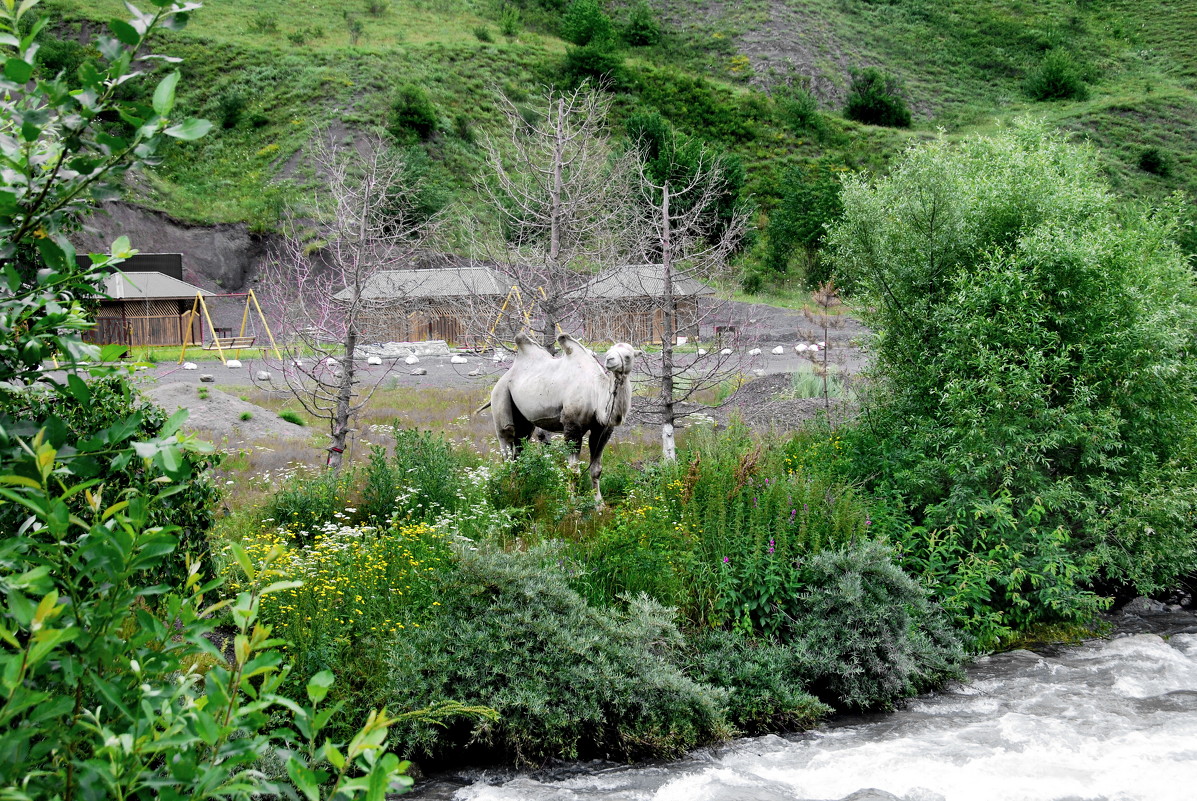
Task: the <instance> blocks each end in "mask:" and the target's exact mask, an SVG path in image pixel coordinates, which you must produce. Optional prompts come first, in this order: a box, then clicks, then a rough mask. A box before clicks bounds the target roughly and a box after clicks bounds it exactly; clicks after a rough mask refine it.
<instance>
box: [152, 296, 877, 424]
mask: <svg viewBox="0 0 1197 801" xmlns="http://www.w3.org/2000/svg"><path fill="white" fill-rule="evenodd" d="M731 305H732V306H733V307H735V308H734V309H733V310H732V312H731V313H732V315H733V316H734V317H735V319H736V320H737V321H738V324H739V326H740V332H741V333H740V338H739V340H738V341H737V342H736V343H734V344H733V347H735V348H736V349H737V350H739V351H741V352H742V353H743V354H744V358H743V360H742V362H741V365H740V369H741V370H742V371H743V373H744V375H745V376H747V377H748V378H749V379H750V380H748V381H747V382H745V384H744V385H743V386H742V387H741V388H740V389H739V391H738V392H737V393H736V394H735V395H734V396H733V397H732V398H731V399H730V400H729V401H728V402H727V403H725V404H724V405H723V406H722V407H720V408H717V409H710V410H704V411H707V413H709V415H710V416H712V417H714V418H715V419H716V420H717V421H719V422H723V423H726V422H727V420H728V419H730V417H731V415H732V414H739V415H740V416H742V417H743V418H744V419H745V421H747V422H748V423H749V424H750V425H752V426H754V427H758V428H779V429H791V428H795V427H797V426H799V425H801V424H802V422H804V421H806V420H810V419H813V418H814V417H816V416H817V415H818V414H819V413H820V412H821V411H824V410H825V405H824V403H823V401H821V400H818V399H786V398H784V397H779V396H784V394H785V393H786V392H787V391H789V390H790V386H791V382H790V375H791V374H792V373H794V372H797V371H801V370H809V369H810V359H809V358H808V357H807V356H804V355H799V354H798V353H796V352H795V350H794V346H795V345H797V344H798V343H813V342H819V341H826V342H827V344H828V350H827V355H828V363H829V364H830V365H832V366H833V369H836V370H839V371H840V372H842V373H843V374H845V375H848V376H855V375H856V374H858V373H859V372H860V370H861V369H862V368H863V367H864V365H865V363H866V361H867V356H866V354H865V352H864V350H863V349H862V347H861V345H862V343H863V342H864V341H865V340H866V339H867V336H868V331H867V329H865V328H864V327H863V326H862V325H861V324H860V323H859V322H858V321H857V320H854V319H852V318H849V317H840V318H838V320H837V325H836V326H835V327H833V328H830V329H826V330H825V329H823V328H822V327H817V328H816V327H815V326H814V325H813V323H812V321H811V320H810V319H809V318H808V317H807V316H806V315H804V314H803V313H802V312H795V311H792V310H789V309H781V308H777V307H772V306H762V305H759V304H731ZM779 345H780V346H781V347H782V348H783V352H782V353H781V354H774V353H772V350H773V349H774V348H775V347H777V346H779ZM751 348H759V349H760V354H759V355H755V356H749V355H747V352H748V351H749V349H751ZM243 355H246V356H251V355H256V353H252V352H251V353H246V354H243ZM463 355H465V356H466V358H467V360H468V361H467V363H466V364H453V363H452V362H451V361H450V359H451V357H450V356H424V357H421V358H420V362H419V364H418V365H408V364H405V363H404V362H403V361H402V360H385V361H384V363H383V364H382V365H381V366H373V367H369V368H366V370H365V373H366V376H365V380H366V381H367V382H373V381H375V380H381V381H382V386H384V387H411V388H414V389H421V388H429V389H434V388H435V389H444V388H461V389H464V388H478V389H484V390H485V389H488V388H489V387H491V386H492V385H493V384H494V382H495V380H496V379H497V378H498V376H499V375H500V374H501V373H502V371H503V370H504V369H506V366H507V365H509V364H510V361H507V362H505V363H502V364H497V363H495V362H494V361H493V359H492V358H491V356H490V355H489V354H486V355H478V354H473V353H466V354H463ZM821 363H822V358H821V357H820V364H821ZM242 365H243V366H242V367H240V368H229V367H226V366H224V365H223V364H221V363H220V362H218V361H217V362H199V363H198V369H196V370H184V369H182V367H180V366H179V365H175V364H168V365H158V366H154V367H150V368H148V369H145V370H143V371H140V372H139V373H138V374H137V376H138V383H139V384H140V385H141V387H142V389H143V391H144V392H145V393H146V394H147V395H149V396H150V397H152V398H154V399H155V400H157V401H158V402H159V403H161V404H162V405H163V406H164V407H166V408H167V410H168V411H173V410H174V409H175V408H178V407H182V406H186V407H187V408H190V409H191V413H192V414H191V421H190V423H189V426H190V427H192V428H195V429H199V430H203V431H206V432H209V433H211V434H214V435H218V436H227V437H229V438H230V439H231V440H234V439H235V440H241V441H253V440H255V439H268V438H271V437H289V438H303V437H308V436H310V435H311V430H310V429H306V428H301V427H299V426H296V425H294V424H291V423H288V422H286V421H284V420H281V419H280V418H279V417H278V416H277V415H276V414H275V413H273V412H271V411H268V410H266V409H263V408H261V407H259V406H256V405H254V404H252V403H248V402H246V401H242V400H240V399H239V398H237V397H236V396H235V395H231V394H228V393H226V392H221V391H220V390H217V389H215V388H214V387H213V385H212V383H215V384H219V385H221V386H225V387H230V386H231V387H249V386H254V385H260V384H262V382H261V381H259V380H258V379H257V375H258V373H259V371H261V370H267V371H269V370H270V365H269V363H267V362H263V361H261V360H259V359H253V358H246V359H242ZM416 369H420V370H423V371H425V374H424V375H412V371H413V370H416ZM472 371H478V372H480V375H477V376H470V375H469V373H470V372H472ZM203 376H211V378H212V383H202V382H201V377H203ZM201 386H202V387H207V388H208V397H207V400H206V401H205V400H200V398H199V397H198V394H197V388H198V387H201ZM832 406H833V408H832V414H833V417H840V418H842V417H843V416H845V415H850V414H852V413H853V412H854V407H853V405H852V404H847V403H842V402H841V403H836V402H834V401H833V404H832ZM644 411H645V413H646V414H647V413H648V410H647V409H645V410H644ZM244 412H249V413H250V414H251V415H252V417H251V418H250V419H249V420H241V419H240V418H241V415H242V414H243V413H244ZM629 423H632V424H641V425H648V426H655V421H653V420H651V419H648V418H647V417H646V416H645V415H642V414H637V413H636V409H635V404H634V406H633V413H632V415H631V418H630V419H629Z"/></svg>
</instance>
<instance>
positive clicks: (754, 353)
mask: <svg viewBox="0 0 1197 801" xmlns="http://www.w3.org/2000/svg"><path fill="white" fill-rule="evenodd" d="M748 355H749V356H760V355H761V349H760V348H753V349H752V350H750V351H748Z"/></svg>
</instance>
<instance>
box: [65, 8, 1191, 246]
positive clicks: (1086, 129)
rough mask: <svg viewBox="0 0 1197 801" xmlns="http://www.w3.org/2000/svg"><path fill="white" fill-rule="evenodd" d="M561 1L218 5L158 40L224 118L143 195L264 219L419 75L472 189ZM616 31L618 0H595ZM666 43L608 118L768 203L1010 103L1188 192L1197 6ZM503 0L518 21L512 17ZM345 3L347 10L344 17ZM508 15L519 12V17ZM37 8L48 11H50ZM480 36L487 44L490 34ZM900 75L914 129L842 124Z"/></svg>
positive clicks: (909, 15)
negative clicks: (797, 123)
mask: <svg viewBox="0 0 1197 801" xmlns="http://www.w3.org/2000/svg"><path fill="white" fill-rule="evenodd" d="M566 5H567V3H566V0H522V2H508V3H501V2H500V1H499V0H390V2H385V1H383V0H347V2H346V3H337V4H312V3H306V2H300V0H237V1H236V2H234V0H208V2H207V3H206V4H205V7H204V8H203V9H202V10H200V11H199V12H197V13H196V14H195V16H194V19H193V22H192V24H191V26H189V27H188V29H186V30H185V31H184V32H182V33H180V34H177V35H173V36H172V37H171V38H170V39H169V40H168V41H166V42H164V43H162V45H161V47H160V49H161V50H163V51H166V52H170V53H172V54H174V55H179V56H181V57H183V58H184V59H185V62H184V71H185V80H184V82H183V85H182V86H183V94H182V101H181V102H183V103H184V104H185V106H186V107H187V111H188V112H189V113H199V114H202V115H204V116H206V117H208V118H209V119H213V120H214V121H217V122H218V123H219V124H220V125H219V128H218V130H217V131H215V132H214V133H213V134H212V135H211V136H209V137H208V138H206V139H204V140H201V141H200V142H197V143H192V144H187V145H180V146H179V147H177V148H176V149H175V150H174V151H173V152H172V154H171V155H170V156H169V157H168V159H167V161H166V163H165V164H164V165H163V166H162V167H161V168H160V169H159V170H158V171H157V172H156V173H155V174H154V175H153V176H151V179H150V181H149V182H148V184H147V185H146V186H143V187H139V188H138V190H137V191H138V193H139V198H138V199H139V200H140V201H141V202H143V203H145V204H147V205H150V206H154V207H157V208H160V209H162V210H165V211H168V212H169V213H171V214H173V215H175V216H177V217H180V218H182V219H185V220H191V221H196V222H230V221H246V222H249V223H250V224H251V225H252V226H254V227H256V228H259V229H269V228H271V227H272V226H273V225H274V224H275V223H276V221H277V218H278V214H279V211H280V210H281V208H282V206H283V203H284V201H285V199H286V197H287V195H288V194H289V193H293V192H303V191H305V187H306V186H307V184H308V183H309V181H310V175H308V174H307V173H306V172H305V167H304V164H303V159H302V146H303V143H304V142H305V141H306V140H307V139H308V138H309V137H310V136H311V135H312V132H313V131H314V130H316V129H317V128H319V127H326V126H332V129H333V130H334V131H341V130H345V129H353V128H370V129H382V128H383V127H384V126H385V124H386V121H387V116H388V109H389V106H390V103H391V99H392V97H393V95H394V93H395V92H396V90H397V88H398V87H400V86H402V85H407V84H414V85H417V86H420V87H423V88H424V89H425V90H426V91H427V94H428V96H429V98H430V99H431V101H432V102H433V104H434V105H435V108H436V113H437V115H438V117H439V123H438V125H437V129H438V130H437V132H436V134H435V135H434V136H432V137H431V139H430V140H428V141H426V142H424V143H422V144H421V148H422V149H423V151H424V153H426V154H427V156H428V169H429V172H430V175H431V176H432V177H433V179H434V180H435V181H436V182H437V183H438V184H439V186H440V187H441V190H442V191H443V193H445V194H446V195H447V196H449V197H454V198H458V199H461V200H463V201H465V202H469V200H470V197H471V189H470V187H471V181H472V177H473V175H474V174H475V173H476V172H477V171H478V169H479V168H480V166H481V161H480V157H479V151H478V148H477V146H476V144H475V141H476V137H477V136H478V135H479V134H480V133H482V132H485V131H487V130H489V129H492V128H493V126H495V125H496V124H497V122H498V116H497V113H496V109H495V105H494V100H493V98H494V91H495V90H496V89H497V90H501V91H504V92H506V93H507V94H508V95H509V96H512V97H514V98H515V99H517V100H523V99H524V98H526V97H528V96H529V95H531V94H534V93H536V92H537V91H538V89H539V88H540V87H542V86H544V85H547V84H552V83H554V82H558V81H561V80H562V61H563V58H564V55H565V53H566V51H567V50H568V48H569V46H568V45H567V44H566V43H565V42H563V41H562V40H561V39H560V38H558V36H557V35H556V33H557V32H558V31H559V29H560V19H561V16H562V14H563V11H562V10H561V9H562V8H563V7H564V6H566ZM605 5H606V7H607V9H608V11H609V12H610V14H611V16H612V18H613V19H614V21H615V23H616V26H617V27H618V25H619V24H620V23H621V22H622V21H623V20H625V19H626V18H627V15H628V13H629V9H630V7H631V4H630V3H626V2H620V1H619V0H611V1H610V2H608V3H606V4H605ZM650 5H651V6H652V7H653V9H654V11H655V13H656V14H658V16H659V18H660V19H661V20H662V21H663V30H664V34H663V36H662V38H661V40H660V42H659V43H657V44H654V45H652V46H644V47H625V48H624V49H623V51H622V54H623V56H624V58H625V59H626V69H625V73H624V76H623V78H622V79H621V80H620V81H619V82H618V86H617V88H616V90H615V94H616V105H615V118H616V119H615V122H616V123H618V122H620V121H621V120H622V118H624V117H626V116H627V115H628V114H630V113H631V112H633V111H634V110H637V109H642V108H648V109H655V110H658V111H660V112H661V113H662V114H663V115H664V116H665V117H667V118H669V119H671V120H672V121H673V122H674V123H675V124H676V125H677V126H678V127H679V128H681V129H682V130H685V131H687V132H689V133H692V134H695V135H697V136H701V137H703V138H705V139H708V140H710V141H712V142H714V143H715V144H717V145H718V146H721V147H723V148H725V149H727V150H730V151H732V152H734V153H736V154H738V155H739V156H740V157H741V159H742V160H743V162H744V165H745V169H746V173H747V176H748V188H749V189H750V190H751V191H752V192H753V193H754V194H755V195H756V196H757V199H758V202H759V203H760V205H761V207H762V209H763V210H765V211H766V212H767V211H768V209H769V208H770V206H771V204H772V203H773V202H774V200H775V199H776V197H777V196H778V195H779V194H780V192H781V186H780V182H781V180H782V176H783V175H784V174H785V173H786V171H787V170H788V168H789V167H791V166H794V165H803V164H808V163H813V162H814V161H816V160H820V159H822V160H824V161H825V162H831V163H834V164H838V165H843V166H844V167H846V168H849V169H860V168H872V169H884V167H885V165H886V164H887V163H888V161H889V159H890V158H892V156H893V155H894V154H895V153H896V152H898V151H899V150H900V149H901V148H902V147H903V146H904V145H906V144H907V143H908V142H910V141H911V140H912V139H917V138H919V137H924V136H928V135H931V134H932V133H933V132H934V131H935V130H936V129H938V128H943V129H945V130H947V131H948V132H949V134H952V135H954V134H958V133H967V132H971V131H977V130H981V131H984V130H988V129H991V128H992V127H993V126H995V125H999V124H1001V123H1002V122H1003V121H1005V120H1008V119H1010V118H1013V117H1014V116H1017V115H1021V114H1035V115H1041V116H1045V117H1047V118H1048V119H1049V120H1050V121H1051V122H1052V123H1053V124H1055V125H1058V126H1060V127H1062V128H1065V129H1068V130H1072V131H1076V132H1077V133H1079V134H1082V135H1084V136H1086V137H1088V138H1090V139H1091V140H1092V141H1093V142H1095V143H1096V144H1097V145H1098V146H1099V147H1100V148H1101V149H1102V151H1103V153H1104V155H1105V159H1106V163H1107V165H1108V171H1109V174H1110V176H1111V178H1112V180H1113V182H1114V183H1115V185H1116V186H1117V187H1118V188H1119V189H1120V190H1121V191H1123V192H1125V193H1127V194H1130V195H1134V196H1139V197H1144V198H1148V199H1150V200H1157V199H1158V198H1160V197H1162V196H1164V195H1165V194H1167V193H1169V192H1172V191H1174V190H1177V189H1181V190H1184V191H1186V192H1187V193H1189V194H1190V195H1197V124H1195V123H1197V38H1195V37H1197V0H1173V1H1172V2H1168V3H1163V4H1159V3H1155V4H1143V3H1134V2H1130V0H1037V1H1036V2H1031V0H653V2H651V3H650ZM47 8H48V9H49V10H52V12H53V13H54V14H55V16H57V17H62V18H66V19H68V20H70V22H69V23H67V24H65V25H60V26H57V27H56V29H55V34H56V35H57V36H58V37H61V38H62V39H65V40H72V41H77V40H81V39H85V38H86V36H85V33H86V31H88V30H91V29H93V28H94V23H95V22H96V21H103V20H106V19H110V18H112V17H115V16H121V15H123V14H124V13H125V11H124V8H123V3H121V2H120V1H119V0H51V2H50V5H49V6H48V7H47ZM504 8H507V9H509V10H508V11H507V12H506V19H507V22H508V25H509V30H508V32H509V33H514V35H510V36H505V35H503V32H502V27H503V24H502V20H503V19H504ZM346 10H348V13H349V16H348V17H347V16H346ZM512 10H516V11H518V12H519V22H518V23H513V19H514V15H513V12H512ZM43 13H48V12H43ZM484 40H488V41H484ZM1052 52H1063V53H1064V54H1065V57H1066V58H1067V60H1068V61H1069V63H1070V64H1072V65H1074V66H1075V67H1076V69H1077V70H1079V72H1080V74H1081V75H1082V76H1083V77H1084V79H1085V81H1086V86H1087V92H1088V97H1087V98H1085V99H1072V100H1055V101H1051V102H1040V101H1035V100H1033V99H1031V97H1030V96H1029V95H1028V93H1027V91H1026V83H1027V80H1028V77H1029V76H1031V75H1032V74H1034V73H1035V71H1036V70H1037V69H1038V68H1039V67H1040V65H1041V64H1042V63H1043V62H1044V59H1045V57H1046V56H1047V54H1049V53H1052ZM866 66H878V67H881V68H882V69H884V70H886V71H887V72H890V73H892V74H893V75H895V76H896V77H897V78H898V79H899V80H900V82H901V84H902V86H903V91H904V93H905V95H906V97H907V99H908V101H909V103H910V106H911V108H912V110H913V112H914V121H913V125H912V127H911V128H910V129H906V130H896V129H889V128H879V127H875V126H868V125H860V124H857V123H853V122H849V121H846V120H844V119H843V117H842V116H841V115H840V113H839V110H840V108H841V106H842V103H843V99H844V97H845V94H846V91H847V87H848V85H849V82H850V80H851V72H852V71H853V70H854V69H859V68H862V67H866ZM792 85H804V86H807V87H809V88H810V89H811V90H812V92H813V93H814V95H815V96H816V97H817V98H818V101H819V104H820V108H821V111H822V112H823V115H824V116H823V119H822V124H821V125H820V126H816V128H815V129H807V130H804V129H802V128H797V129H795V128H794V127H793V126H792V125H791V124H789V123H788V122H787V118H786V116H785V114H783V113H782V110H781V109H779V104H778V103H777V102H776V99H777V97H779V96H780V95H781V93H783V92H784V87H786V86H792Z"/></svg>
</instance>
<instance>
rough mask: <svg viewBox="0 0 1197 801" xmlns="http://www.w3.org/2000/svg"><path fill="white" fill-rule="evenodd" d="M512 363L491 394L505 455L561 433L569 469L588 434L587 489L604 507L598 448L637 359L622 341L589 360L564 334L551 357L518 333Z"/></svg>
mask: <svg viewBox="0 0 1197 801" xmlns="http://www.w3.org/2000/svg"><path fill="white" fill-rule="evenodd" d="M515 344H516V351H515V361H514V363H513V364H512V365H511V368H510V369H508V370H507V372H506V373H504V374H503V375H502V377H500V378H499V380H498V382H496V383H495V387H494V389H493V390H491V393H490V403H488V404H485V405H484V406H482V408H481V409H479V410H478V411H482V409H485V408H486V407H487V406H490V407H491V415H492V416H493V417H494V421H495V434H496V435H498V437H499V443H500V446H501V447H502V449H503V452H504V454H505V455H508V456H510V457H512V458H515V456H517V455H518V454H519V450H520V448H521V447H522V446H523V443H524V442H525V441H527V439H528V438H529V437H531V436H533V434H534V433H535V431H536V429H538V428H540V429H544V430H545V431H554V432H561V433H563V434H564V435H565V439H566V441H567V442H569V444H570V451H571V453H570V465H571V466H576V465H577V464H578V454H579V452H580V451H581V449H582V437H583V436H585V435H586V434H590V486H591V487H592V488H593V489H594V500H595V503H597V504H598V505H600V506H601V505H602V503H603V494H602V492H601V491H600V489H599V479H600V477H601V476H602V474H603V449H604V448H605V447H606V446H607V441H608V440H609V439H611V433H612V432H613V431H614V430H615V427H616V426H618V425H619V424H620V423H622V422H623V419H624V417H625V416H626V415H627V413H628V408H629V407H630V406H631V403H632V389H631V383H630V381H629V379H630V377H631V372H632V361H633V360H634V359H635V357H636V356H637V355H638V354H639V351H637V350H636V349H635V348H633V347H632V346H631V345H629V344H627V343H626V342H620V343H618V344H616V345H615V346H613V347H612V348H611V349H610V350H609V351H607V353H606V355H605V356H604V357H603V365H604V366H605V368H606V369H604V367H603V366H600V365H599V364H598V362H596V361H595V360H594V357H593V356H592V355H591V354H590V351H588V350H587V349H586V348H585V347H584V346H583V345H582V343H580V342H578V341H577V340H576V339H574V338H573V337H571V336H569V335H568V334H562V335H561V336H559V337H557V344H558V345H560V347H561V355H560V356H553V355H552V354H551V353H549V352H548V351H547V350H545V349H544V348H543V347H541V346H540V345H538V344H537V343H535V342H533V341H532V340H531V339H529V338H528V337H526V336H525V335H523V334H520V335H518V336H517V337H516V338H515Z"/></svg>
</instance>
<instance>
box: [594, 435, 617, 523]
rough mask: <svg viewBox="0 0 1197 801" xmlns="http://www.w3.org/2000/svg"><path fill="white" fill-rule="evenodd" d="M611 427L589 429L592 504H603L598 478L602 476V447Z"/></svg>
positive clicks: (597, 505)
mask: <svg viewBox="0 0 1197 801" xmlns="http://www.w3.org/2000/svg"><path fill="white" fill-rule="evenodd" d="M614 430H615V429H613V428H607V427H605V426H604V427H603V428H599V429H591V431H590V488H591V489H593V490H594V505H595V506H596V507H598V508H600V509H601V508H602V506H603V491H602V489H601V487H600V483H599V480H600V479H601V478H602V477H603V449H604V448H606V447H607V441H608V440H609V439H611V434H612V432H613V431H614Z"/></svg>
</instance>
